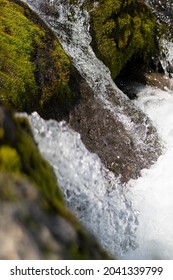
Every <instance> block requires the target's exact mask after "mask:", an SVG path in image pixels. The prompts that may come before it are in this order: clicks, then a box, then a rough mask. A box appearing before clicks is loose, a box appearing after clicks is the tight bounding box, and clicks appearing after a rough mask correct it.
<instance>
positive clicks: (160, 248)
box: [123, 87, 173, 259]
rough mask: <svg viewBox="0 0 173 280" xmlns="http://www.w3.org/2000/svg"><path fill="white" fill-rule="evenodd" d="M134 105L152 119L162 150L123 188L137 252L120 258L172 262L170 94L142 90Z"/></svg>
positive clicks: (172, 107)
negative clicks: (133, 214)
mask: <svg viewBox="0 0 173 280" xmlns="http://www.w3.org/2000/svg"><path fill="white" fill-rule="evenodd" d="M135 103H136V105H138V106H139V107H140V108H141V109H142V110H143V111H144V112H145V113H146V114H148V116H149V117H150V118H151V119H152V121H153V124H154V125H155V127H156V128H157V131H158V133H159V135H160V138H161V141H162V143H163V145H164V147H165V149H164V153H163V154H162V155H161V156H160V157H159V159H158V160H157V162H156V163H155V164H154V165H153V166H152V167H151V168H150V169H148V170H146V169H145V170H142V172H141V177H140V178H139V179H137V180H130V182H129V183H128V185H127V188H128V190H129V191H128V193H127V194H126V195H127V197H128V199H129V200H130V201H131V202H132V205H133V207H134V208H135V209H137V210H138V211H139V216H138V219H139V225H138V228H137V231H136V236H137V240H136V241H137V243H138V248H137V249H136V250H130V251H128V253H127V254H125V255H124V256H123V258H125V259H173V218H172V217H173V170H172V168H173V92H172V91H169V90H167V91H161V90H159V89H157V88H152V87H145V88H144V89H143V90H142V91H141V92H140V94H139V97H138V99H137V100H136V101H135Z"/></svg>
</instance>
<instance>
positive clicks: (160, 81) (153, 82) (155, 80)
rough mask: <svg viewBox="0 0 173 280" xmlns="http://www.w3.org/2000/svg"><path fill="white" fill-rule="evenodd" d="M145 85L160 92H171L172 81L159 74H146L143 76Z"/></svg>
mask: <svg viewBox="0 0 173 280" xmlns="http://www.w3.org/2000/svg"><path fill="white" fill-rule="evenodd" d="M145 78H146V84H147V85H150V86H154V87H157V88H160V89H162V90H167V89H169V90H173V80H172V79H170V78H169V77H167V76H165V75H163V74H160V73H156V72H153V73H147V74H146V75H145Z"/></svg>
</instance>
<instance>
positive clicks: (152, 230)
mask: <svg viewBox="0 0 173 280" xmlns="http://www.w3.org/2000/svg"><path fill="white" fill-rule="evenodd" d="M25 2H27V3H28V4H30V6H31V8H32V9H34V10H35V11H36V12H37V13H39V15H40V16H41V17H42V18H43V19H44V20H45V21H46V22H47V23H48V24H49V25H50V26H51V28H52V29H53V30H54V31H55V32H56V34H57V36H58V38H59V39H60V41H61V43H62V45H63V47H64V49H65V50H66V52H67V53H68V54H69V55H70V57H71V59H72V61H73V63H74V64H75V66H76V67H77V69H78V70H79V71H80V73H81V75H82V76H83V77H84V78H85V79H86V81H87V82H88V84H89V85H90V86H91V88H92V89H93V90H94V92H95V95H96V96H97V98H100V99H101V100H103V102H104V104H105V106H106V107H107V108H109V109H110V110H111V112H112V113H113V114H114V115H115V116H116V117H119V119H120V120H121V121H122V123H123V124H124V125H125V127H126V129H127V130H129V132H131V134H133V135H134V138H135V139H136V141H138V142H139V143H140V145H141V146H142V145H143V143H144V141H145V135H143V133H142V135H141V134H140V133H141V132H140V130H139V129H137V128H139V126H138V124H137V123H135V121H132V119H131V118H130V116H127V115H126V114H125V111H124V107H123V106H122V104H123V102H126V100H127V98H126V97H125V95H123V93H122V92H121V91H120V90H119V89H118V88H117V87H116V85H115V84H114V83H113V81H112V79H111V76H110V72H109V70H108V69H107V68H106V67H105V66H104V64H103V63H102V62H100V61H99V60H98V59H97V58H96V56H95V54H94V52H93V50H92V48H91V47H90V41H91V38H90V35H89V24H88V13H87V12H85V11H84V10H83V8H82V5H83V1H78V5H69V4H68V1H60V0H57V1H47V2H48V3H49V7H50V10H49V12H48V13H47V14H46V13H45V10H44V9H45V7H43V6H42V7H41V6H40V3H41V2H42V1H32V0H26V1H25ZM64 2H66V4H64ZM57 11H58V12H57ZM167 47H168V45H167ZM168 50H169V55H170V56H172V49H171V48H168ZM112 91H115V92H116V98H118V99H119V100H120V101H119V104H120V105H119V106H117V107H116V108H115V107H114V106H113V104H112V103H111V102H110V100H109V92H112ZM135 106H138V107H139V108H140V109H141V110H143V111H144V112H145V113H146V114H148V116H149V117H150V118H151V120H152V121H153V123H154V125H155V126H156V128H157V130H158V133H159V135H160V138H161V142H162V144H163V146H164V147H165V149H164V151H163V155H162V156H160V157H159V159H158V161H157V162H156V163H155V164H154V165H153V166H152V167H151V168H150V169H149V170H143V171H142V173H141V177H140V178H139V179H138V180H130V182H129V183H128V184H127V186H122V185H121V184H120V182H119V180H118V179H117V178H115V176H114V175H113V174H112V173H111V172H109V171H108V170H107V169H106V168H105V167H104V166H103V165H102V163H101V161H100V159H99V157H98V156H97V155H95V154H91V153H89V152H88V151H87V149H86V148H85V147H84V145H83V143H82V141H81V139H80V135H79V134H78V133H76V132H74V131H73V130H71V129H70V128H69V127H68V125H67V124H66V123H65V122H60V123H57V122H56V121H51V120H50V121H44V120H42V119H41V118H40V117H39V116H38V114H37V113H34V114H32V115H31V116H30V121H31V125H32V127H33V131H34V135H35V138H36V141H37V142H38V144H39V147H40V150H41V152H42V153H43V155H44V156H45V157H46V158H47V159H48V160H49V162H50V163H51V165H52V166H53V167H54V170H55V172H56V174H57V178H58V181H59V184H60V186H61V188H62V190H63V193H64V196H65V199H66V202H67V205H68V207H69V208H70V209H71V210H72V211H73V212H74V213H75V214H76V215H77V217H78V219H79V220H80V221H81V222H82V223H83V224H84V225H85V226H86V227H87V228H88V229H89V230H90V231H91V232H92V233H93V234H94V235H95V236H96V237H97V239H98V240H99V242H100V243H101V244H102V246H103V247H104V248H106V249H107V250H108V251H109V252H111V254H112V255H113V256H116V257H119V258H125V259H128V258H132V259H133V258H135V259H136V258H138V259H143V258H147V259H154V258H158V259H173V234H172V233H173V222H172V216H173V206H172V205H173V203H172V197H173V175H172V172H171V166H172V165H173V162H172V161H173V147H172V143H173V141H172V140H173V116H172V112H173V110H172V108H173V95H172V92H171V91H169V90H167V91H166V90H165V91H160V90H158V89H155V88H152V87H146V88H143V89H142V90H140V95H139V98H138V99H137V100H136V101H135ZM135 106H134V108H136V107H135ZM135 110H138V109H135ZM141 125H142V124H141ZM144 134H145V132H144Z"/></svg>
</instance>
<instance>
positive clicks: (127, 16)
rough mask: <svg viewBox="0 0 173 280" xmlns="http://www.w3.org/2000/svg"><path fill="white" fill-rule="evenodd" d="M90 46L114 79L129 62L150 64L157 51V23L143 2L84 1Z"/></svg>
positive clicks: (126, 0) (115, 0)
mask: <svg viewBox="0 0 173 280" xmlns="http://www.w3.org/2000/svg"><path fill="white" fill-rule="evenodd" d="M85 3H86V7H87V9H88V11H89V14H90V24H91V29H90V32H91V35H92V46H93V48H94V50H95V52H96V55H97V56H98V58H99V59H101V60H102V61H103V62H104V63H105V64H106V66H108V67H109V69H110V71H111V74H112V77H113V79H114V78H115V77H116V76H117V75H118V74H119V73H120V71H121V70H122V69H123V67H125V65H126V64H127V62H128V61H130V60H131V59H135V58H136V61H139V60H140V61H141V60H142V63H143V64H147V63H149V61H150V59H151V57H152V55H153V54H154V52H155V51H156V48H157V44H156V21H155V17H154V15H153V14H152V11H151V9H150V7H149V6H148V5H147V4H146V2H145V1H143V0H138V1H136V0H125V1H124V0H99V1H97V2H96V3H94V4H93V2H92V1H90V0H86V1H85Z"/></svg>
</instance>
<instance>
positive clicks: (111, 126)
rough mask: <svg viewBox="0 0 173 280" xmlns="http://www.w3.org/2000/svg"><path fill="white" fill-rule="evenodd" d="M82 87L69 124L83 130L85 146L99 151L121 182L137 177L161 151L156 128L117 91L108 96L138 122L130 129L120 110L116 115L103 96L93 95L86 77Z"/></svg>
mask: <svg viewBox="0 0 173 280" xmlns="http://www.w3.org/2000/svg"><path fill="white" fill-rule="evenodd" d="M80 90H81V96H82V98H81V101H80V103H79V104H78V105H77V106H76V107H75V109H74V110H73V111H71V113H70V117H69V124H70V125H71V127H72V128H73V129H74V130H76V131H78V132H79V133H80V134H81V138H82V141H83V143H84V144H85V146H86V147H87V148H88V149H89V150H90V151H91V152H94V153H97V154H98V155H99V157H100V158H101V160H102V162H103V163H104V165H105V166H106V167H107V168H109V170H111V171H113V172H114V173H115V174H116V175H117V176H118V177H120V180H121V181H122V182H127V181H128V180H129V179H130V178H137V177H138V176H139V174H140V170H141V169H142V168H148V167H149V166H150V165H151V164H152V163H153V162H154V160H156V158H157V156H158V154H160V152H161V150H160V144H159V140H158V138H157V133H156V130H155V129H154V128H153V126H152V124H151V123H150V121H149V120H148V118H147V117H146V116H145V115H144V114H143V113H142V112H141V111H138V110H137V109H136V108H135V107H133V105H132V104H131V103H130V101H129V100H126V101H125V100H124V103H123V104H122V101H120V100H118V98H117V96H115V95H114V94H112V95H110V97H109V99H110V101H111V104H113V105H115V108H118V105H120V106H122V111H123V110H124V112H125V114H126V115H125V118H126V117H127V119H128V117H129V118H131V121H134V122H135V128H134V127H133V125H132V127H131V128H130V130H128V129H127V128H126V125H125V123H124V122H123V119H120V118H119V117H118V114H117V116H115V115H114V114H113V113H112V112H111V111H110V110H109V109H108V108H106V106H105V104H104V103H103V102H102V100H101V99H99V98H95V97H94V94H93V92H92V90H91V89H90V88H89V86H87V84H86V83H85V82H84V81H83V82H81V84H80ZM119 102H120V104H119ZM115 111H116V110H115ZM131 124H132V123H131ZM138 137H140V139H138ZM135 138H136V139H135ZM142 142H143V143H142ZM141 143H142V144H141ZM149 151H150V152H149Z"/></svg>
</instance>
